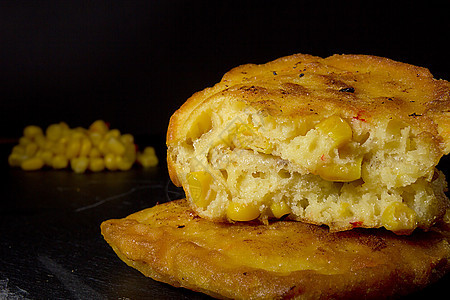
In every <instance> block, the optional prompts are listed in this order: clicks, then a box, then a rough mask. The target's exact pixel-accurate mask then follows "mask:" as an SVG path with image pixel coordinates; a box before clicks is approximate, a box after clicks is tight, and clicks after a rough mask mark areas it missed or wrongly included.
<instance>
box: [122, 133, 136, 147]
mask: <svg viewBox="0 0 450 300" xmlns="http://www.w3.org/2000/svg"><path fill="white" fill-rule="evenodd" d="M120 141H121V142H122V143H124V144H125V145H127V144H134V137H133V136H132V135H131V134H129V133H125V134H122V135H121V136H120Z"/></svg>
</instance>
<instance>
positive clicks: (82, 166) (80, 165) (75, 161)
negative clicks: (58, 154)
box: [70, 157, 89, 173]
mask: <svg viewBox="0 0 450 300" xmlns="http://www.w3.org/2000/svg"><path fill="white" fill-rule="evenodd" d="M70 166H71V168H72V170H73V171H74V172H75V173H84V172H85V171H86V170H87V168H88V166H89V159H88V158H87V157H75V158H72V159H71V160H70Z"/></svg>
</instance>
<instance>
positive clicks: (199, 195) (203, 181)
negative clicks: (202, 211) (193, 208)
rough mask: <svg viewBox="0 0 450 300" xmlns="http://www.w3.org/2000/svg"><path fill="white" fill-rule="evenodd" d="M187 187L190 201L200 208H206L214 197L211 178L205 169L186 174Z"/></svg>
mask: <svg viewBox="0 0 450 300" xmlns="http://www.w3.org/2000/svg"><path fill="white" fill-rule="evenodd" d="M186 180H187V183H188V187H189V195H190V196H191V199H192V201H193V202H194V203H195V205H197V206H198V207H201V208H206V207H207V206H208V205H209V203H211V201H212V200H213V199H214V198H215V197H216V192H215V191H214V190H212V189H211V184H212V181H213V178H212V176H211V174H210V173H208V172H205V171H196V172H191V173H189V174H188V175H187V176H186Z"/></svg>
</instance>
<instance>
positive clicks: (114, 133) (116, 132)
mask: <svg viewBox="0 0 450 300" xmlns="http://www.w3.org/2000/svg"><path fill="white" fill-rule="evenodd" d="M110 137H115V138H116V139H119V138H120V131H119V129H111V130H110V131H108V132H107V133H106V134H105V140H107V139H109V138H110Z"/></svg>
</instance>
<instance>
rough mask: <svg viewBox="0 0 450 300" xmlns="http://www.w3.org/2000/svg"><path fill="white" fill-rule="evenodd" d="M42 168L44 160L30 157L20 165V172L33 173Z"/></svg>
mask: <svg viewBox="0 0 450 300" xmlns="http://www.w3.org/2000/svg"><path fill="white" fill-rule="evenodd" d="M43 166H44V160H43V159H42V158H40V157H32V158H28V159H26V160H24V161H22V163H21V164H20V167H21V168H22V170H25V171H34V170H39V169H41V168H42V167H43Z"/></svg>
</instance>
